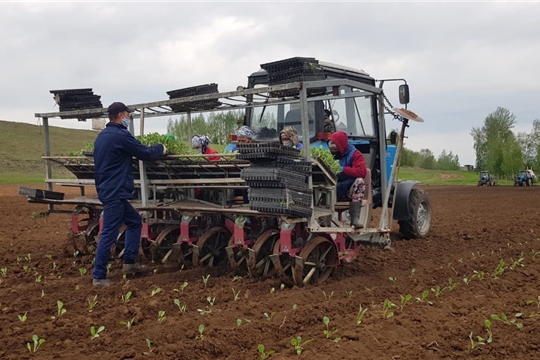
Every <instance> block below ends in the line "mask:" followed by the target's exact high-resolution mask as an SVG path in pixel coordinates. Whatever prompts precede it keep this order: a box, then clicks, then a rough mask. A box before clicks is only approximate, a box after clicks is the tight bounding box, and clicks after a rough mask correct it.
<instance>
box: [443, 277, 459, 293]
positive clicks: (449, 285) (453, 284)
mask: <svg viewBox="0 0 540 360" xmlns="http://www.w3.org/2000/svg"><path fill="white" fill-rule="evenodd" d="M457 286H458V284H457V283H454V282H453V280H452V278H449V279H448V286H447V287H445V289H446V290H448V291H452V290H454V289H455V288H456V287H457Z"/></svg>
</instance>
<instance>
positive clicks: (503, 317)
mask: <svg viewBox="0 0 540 360" xmlns="http://www.w3.org/2000/svg"><path fill="white" fill-rule="evenodd" d="M516 315H519V316H521V315H522V314H521V313H517V314H516ZM517 317H518V316H516V318H515V319H512V320H509V319H508V317H507V316H506V314H505V313H502V314H501V316H499V315H497V314H491V318H492V319H493V320H496V321H500V322H503V323H505V324H507V325H515V326H516V327H517V328H518V329H523V324H522V323H520V322H517Z"/></svg>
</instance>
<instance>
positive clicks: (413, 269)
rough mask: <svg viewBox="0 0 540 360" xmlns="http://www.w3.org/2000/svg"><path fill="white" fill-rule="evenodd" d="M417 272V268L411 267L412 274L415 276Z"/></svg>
mask: <svg viewBox="0 0 540 360" xmlns="http://www.w3.org/2000/svg"><path fill="white" fill-rule="evenodd" d="M415 273H416V269H415V268H412V269H411V276H414V274H415Z"/></svg>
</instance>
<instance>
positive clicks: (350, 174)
mask: <svg viewBox="0 0 540 360" xmlns="http://www.w3.org/2000/svg"><path fill="white" fill-rule="evenodd" d="M330 140H331V141H332V142H334V143H335V144H336V146H337V148H338V151H339V165H340V166H341V167H342V168H343V171H342V172H341V173H339V174H338V184H337V198H338V200H340V199H342V198H344V197H346V196H347V192H348V191H349V189H350V187H351V185H352V184H353V182H354V180H355V179H356V178H365V177H366V160H365V159H364V155H362V153H361V152H360V150H358V149H356V148H355V147H354V145H352V144H349V138H348V136H347V134H346V133H345V132H343V131H336V132H335V133H333V134H332V135H331V136H330Z"/></svg>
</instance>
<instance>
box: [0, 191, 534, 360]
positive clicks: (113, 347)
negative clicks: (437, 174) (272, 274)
mask: <svg viewBox="0 0 540 360" xmlns="http://www.w3.org/2000/svg"><path fill="white" fill-rule="evenodd" d="M424 188H425V189H426V190H427V191H428V193H429V195H430V197H431V201H432V205H433V216H434V218H433V225H432V230H431V233H430V235H429V237H427V238H424V239H416V240H410V241H404V240H399V238H396V239H395V240H394V241H393V243H392V249H391V250H383V249H381V248H378V247H363V248H362V249H361V253H360V255H359V257H358V258H357V259H356V260H355V261H353V262H351V263H347V264H343V265H342V266H340V268H339V270H338V271H336V273H335V274H334V276H333V277H332V278H330V280H329V281H328V282H327V283H326V284H324V285H319V286H307V287H304V288H291V289H289V288H284V289H282V288H281V287H280V282H279V280H277V279H270V280H265V281H261V280H256V279H250V278H248V277H244V278H240V279H236V280H235V281H233V278H234V274H233V273H232V272H231V271H230V270H228V269H226V268H220V269H191V270H182V271H180V269H179V268H178V267H176V266H163V265H162V266H154V267H152V270H153V269H156V270H155V272H154V271H153V272H151V273H150V274H149V275H147V276H145V277H139V278H133V279H128V280H125V279H123V278H122V275H121V264H120V263H113V265H112V267H111V273H110V278H111V280H112V281H113V282H114V284H113V286H111V287H110V288H94V287H92V285H91V279H92V277H91V274H90V273H91V269H92V256H90V255H88V256H83V257H80V256H78V257H74V255H73V254H71V253H69V251H68V252H66V251H65V243H66V239H67V233H68V231H69V227H70V218H69V215H67V214H65V215H64V214H52V215H50V216H49V217H39V216H36V214H37V212H40V211H44V210H46V208H45V206H44V205H37V204H29V203H27V202H26V199H25V198H24V197H23V196H20V195H18V186H15V185H0V215H1V219H2V226H1V227H0V244H1V246H0V268H1V269H2V273H0V281H2V283H1V284H0V303H1V305H0V333H1V334H2V335H1V336H0V358H2V359H24V358H43V359H50V358H58V359H127V358H136V359H143V358H150V359H152V358H155V359H260V358H261V354H260V353H259V351H258V345H259V344H263V345H264V347H265V351H266V352H268V351H269V350H273V351H275V353H274V354H272V355H271V356H270V358H271V359H274V358H275V359H292V358H297V357H299V358H310V359H400V360H403V359H469V358H481V359H538V358H540V352H539V350H538V347H539V346H540V344H539V343H538V334H539V321H540V317H539V316H540V302H539V301H540V300H539V299H540V297H539V296H540V277H539V276H540V226H539V220H538V219H539V217H540V210H539V207H538V206H537V203H538V201H540V186H535V187H532V188H514V187H503V186H496V187H490V188H486V187H482V188H478V187H475V186H453V187H448V186H447V187H445V186H437V187H436V186H426V187H424ZM32 214H34V216H32ZM4 269H5V270H4ZM80 269H86V273H84V270H80ZM81 274H83V275H81ZM208 274H209V275H210V277H209V278H208V283H207V285H206V286H205V285H204V284H203V280H202V278H203V276H206V275H208ZM184 282H187V284H188V285H187V286H186V287H185V288H184V289H183V290H182V288H181V285H182V284H183V283H184ZM158 289H160V291H158ZM233 289H234V290H233ZM272 289H273V290H272ZM424 291H427V292H426V294H428V296H427V298H426V299H424V300H423V301H420V300H421V298H422V293H423V292H424ZM128 292H132V296H131V298H130V299H129V301H128V302H126V303H124V302H123V300H122V295H125V294H127V293H128ZM152 292H154V295H153V296H152ZM233 292H236V293H239V298H238V300H237V301H235V300H234V294H233ZM407 294H410V295H411V296H410V300H408V301H406V300H407V298H408V296H407ZM208 297H210V300H212V299H213V298H215V300H214V304H213V306H212V305H211V304H210V301H208V300H207V299H208ZM402 297H403V301H402ZM417 298H418V299H417ZM94 299H95V300H97V303H96V304H95V306H94V307H93V309H90V305H89V304H90V302H91V301H92V300H94ZM174 299H178V300H179V302H180V305H181V306H182V305H186V308H185V312H182V311H181V310H180V309H179V307H178V306H177V305H176V304H175V303H174ZM57 301H61V302H62V303H63V308H64V309H65V310H66V311H65V313H63V314H60V315H59V314H58V306H57ZM385 301H386V304H390V303H393V304H395V306H392V305H389V309H388V310H387V311H386V312H385V311H384V303H385ZM360 306H362V309H367V311H366V312H365V314H364V316H363V318H362V319H358V313H359V308H360ZM160 311H164V312H165V313H164V316H165V317H166V318H164V319H162V321H158V317H159V315H158V313H159V312H160ZM391 312H392V313H393V316H389V315H390V313H391ZM24 314H26V320H25V321H22V320H21V319H23V320H24V316H23V315H24ZM265 314H266V315H265ZM492 314H498V316H499V318H502V317H503V314H505V315H506V321H498V320H495V319H492ZM324 317H328V319H329V320H330V321H329V324H328V329H329V334H325V333H324V330H325V329H326V327H325V325H324V324H323V318H324ZM238 319H240V320H238ZM486 319H489V320H491V324H490V330H491V332H492V338H491V340H490V341H489V342H488V338H489V334H488V331H487V330H488V329H487V328H486V326H485V320H486ZM131 320H132V325H131V328H128V326H127V325H126V324H123V323H121V322H128V321H131ZM358 320H360V321H358ZM240 321H241V323H240ZM201 324H202V325H204V331H203V335H204V338H201V337H200V336H199V335H200V333H199V327H200V325H201ZM520 324H521V325H520ZM92 326H94V327H95V329H98V328H100V327H101V326H103V327H104V330H102V331H101V332H100V333H99V337H95V338H94V339H92V338H91V333H90V328H91V327H92ZM521 327H522V328H521ZM471 333H472V334H473V335H472V339H473V341H474V343H476V342H478V336H480V337H481V338H483V339H484V341H480V342H481V343H483V344H475V345H474V348H473V345H472V344H471V339H470V334H471ZM33 335H37V336H38V337H39V338H40V339H45V342H44V343H43V344H42V345H41V346H40V347H39V348H38V349H37V351H36V352H33V351H34V345H33V340H32V336H33ZM297 336H300V337H301V339H302V340H301V341H302V342H304V341H306V340H311V341H309V342H308V343H307V344H305V345H303V350H302V352H301V355H300V356H297V353H296V351H295V349H294V348H293V346H292V345H291V339H292V338H296V337H297ZM147 340H148V341H149V342H148V341H147ZM27 344H30V349H31V351H32V352H31V351H29V350H28V348H27Z"/></svg>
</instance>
